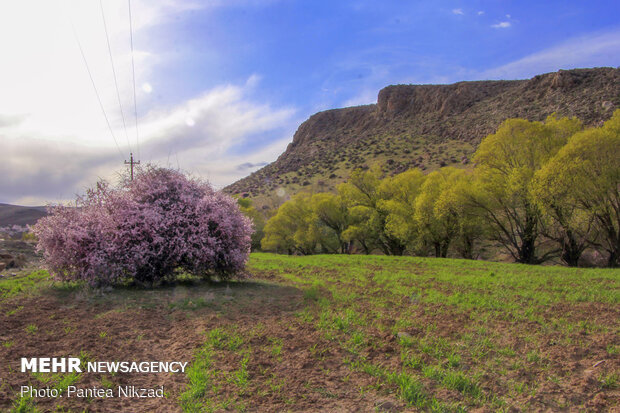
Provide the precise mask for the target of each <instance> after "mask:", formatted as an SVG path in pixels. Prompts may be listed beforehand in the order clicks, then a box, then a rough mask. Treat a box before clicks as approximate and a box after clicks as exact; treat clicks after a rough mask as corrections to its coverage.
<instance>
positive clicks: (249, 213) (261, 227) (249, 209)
mask: <svg viewBox="0 0 620 413" xmlns="http://www.w3.org/2000/svg"><path fill="white" fill-rule="evenodd" d="M237 204H238V205H239V209H240V210H241V213H243V215H245V216H246V217H248V218H250V219H251V220H252V224H253V227H254V232H253V233H252V251H256V250H259V249H260V247H261V240H262V239H263V237H264V236H265V217H264V216H263V214H261V213H260V212H259V211H258V210H257V209H256V208H254V206H253V205H252V201H251V200H250V199H249V198H239V199H237Z"/></svg>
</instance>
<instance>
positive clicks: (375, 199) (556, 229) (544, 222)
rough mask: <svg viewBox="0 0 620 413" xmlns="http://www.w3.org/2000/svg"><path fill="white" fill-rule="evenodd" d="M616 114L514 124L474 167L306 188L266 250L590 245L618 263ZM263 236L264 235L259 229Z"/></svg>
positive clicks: (468, 250)
mask: <svg viewBox="0 0 620 413" xmlns="http://www.w3.org/2000/svg"><path fill="white" fill-rule="evenodd" d="M619 148H620V110H617V111H616V112H615V113H614V115H613V117H612V118H611V119H610V120H609V121H607V122H606V123H605V124H604V125H602V126H600V127H597V128H589V129H584V127H583V125H582V123H581V122H580V121H579V120H578V119H575V118H558V117H556V116H555V115H552V116H550V117H548V118H547V119H546V121H545V122H530V121H527V120H524V119H508V120H506V121H505V122H503V123H502V124H501V125H500V127H499V128H498V130H497V131H496V133H494V134H491V135H489V136H488V137H486V138H485V139H484V140H483V141H482V142H481V144H480V146H479V148H478V150H477V152H476V154H475V156H474V158H473V162H474V165H475V166H474V168H473V170H464V169H457V168H453V167H444V168H441V169H439V170H436V171H434V172H431V173H430V174H428V175H424V174H423V173H422V172H421V171H419V170H417V169H412V170H409V171H406V172H404V173H401V174H398V175H395V176H388V177H383V173H382V170H381V168H380V167H374V168H371V169H369V170H366V171H362V170H357V171H355V172H353V174H352V175H351V177H350V178H349V180H348V181H347V182H346V183H343V184H341V185H340V186H339V187H338V191H337V193H318V194H309V193H299V194H297V195H295V196H294V197H292V198H291V199H290V200H289V201H287V202H285V203H284V204H283V205H282V206H280V208H279V209H278V211H277V213H276V214H275V215H274V216H273V217H272V218H270V219H269V221H268V222H267V223H266V225H265V228H264V237H262V241H261V247H262V248H263V249H264V250H270V251H277V252H286V253H289V254H293V253H298V254H313V253H317V252H322V253H349V252H352V251H354V250H359V251H362V252H364V253H367V254H369V253H373V252H382V253H384V254H389V255H402V254H415V255H429V254H434V255H435V256H437V257H446V256H447V255H448V254H449V253H450V254H458V255H460V256H462V257H464V258H476V257H477V256H478V254H479V251H480V247H481V246H482V245H485V244H486V245H488V244H495V245H500V246H502V247H503V249H504V250H505V251H506V252H508V253H509V254H510V255H511V256H512V257H513V258H514V260H515V261H517V262H522V263H529V264H538V263H541V262H544V261H546V260H549V259H551V258H560V259H561V260H562V261H563V262H564V263H566V264H567V265H570V266H576V265H578V264H579V262H580V258H581V257H582V255H583V253H584V251H586V250H587V249H592V250H594V251H597V253H598V254H600V255H603V256H605V257H606V262H607V265H608V266H618V264H619V261H620V196H619V188H620V151H619V150H618V149H619ZM261 235H262V234H261Z"/></svg>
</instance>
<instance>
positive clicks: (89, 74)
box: [71, 21, 125, 157]
mask: <svg viewBox="0 0 620 413" xmlns="http://www.w3.org/2000/svg"><path fill="white" fill-rule="evenodd" d="M71 30H72V31H73V38H74V39H75V41H76V43H77V45H78V48H79V49H80V54H81V55H82V60H83V61H84V66H86V71H87V72H88V77H89V78H90V82H91V83H92V85H93V89H94V90H95V95H96V96H97V101H98V102H99V107H100V108H101V113H103V117H104V118H105V122H106V124H107V125H108V129H109V130H110V135H112V139H114V144H115V145H116V148H117V149H118V153H120V154H121V157H124V156H125V155H123V151H121V147H120V146H119V145H118V141H117V140H116V136H114V131H113V130H112V126H111V125H110V120H109V119H108V115H107V114H106V113H105V109H104V107H103V103H102V102H101V97H100V96H99V91H98V90H97V85H95V79H93V75H92V73H91V71H90V67H89V66H88V61H87V60H86V55H84V49H82V43H81V42H80V39H79V37H78V35H77V32H76V31H75V26H74V25H73V22H72V21H71Z"/></svg>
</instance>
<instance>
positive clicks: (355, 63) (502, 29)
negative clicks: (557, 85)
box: [0, 0, 620, 205]
mask: <svg viewBox="0 0 620 413" xmlns="http://www.w3.org/2000/svg"><path fill="white" fill-rule="evenodd" d="M102 4H103V16H104V17H105V19H106V24H107V28H108V32H109V33H108V34H109V36H110V45H111V51H112V55H113V61H114V69H115V71H116V74H117V80H118V82H117V83H118V88H119V92H118V94H119V95H120V98H121V105H120V107H119V105H118V98H117V94H116V86H115V84H114V81H113V73H112V70H111V69H112V66H111V63H110V60H109V54H108V49H107V44H106V38H105V32H104V27H103V24H102V14H101V8H100V4H99V1H98V0H24V1H20V2H3V3H2V4H1V5H0V49H1V50H3V51H4V54H5V59H3V60H5V62H8V64H3V65H2V66H1V67H0V90H3V93H2V96H1V97H0V154H1V155H0V156H2V157H3V158H4V159H3V162H1V163H0V165H2V166H0V175H3V176H4V179H3V180H2V181H0V202H11V203H20V204H27V205H33V204H41V203H45V202H49V201H59V200H66V199H71V198H73V195H74V194H75V193H79V192H81V191H83V189H84V188H85V187H88V186H91V185H92V184H93V183H94V182H95V181H96V180H97V179H98V178H100V177H103V178H108V179H111V180H114V176H115V173H116V172H118V171H119V170H121V169H122V168H123V166H122V161H123V160H124V158H127V157H128V152H130V151H133V152H136V153H138V152H139V155H140V158H141V160H142V161H143V162H148V161H150V162H156V163H159V164H162V165H171V166H174V167H180V168H182V169H183V170H186V171H187V172H189V173H192V174H195V175H199V176H202V177H204V178H206V179H209V180H210V181H212V182H213V184H214V185H216V186H217V187H221V186H223V185H226V184H229V183H231V182H234V181H235V180H236V179H238V178H240V177H243V176H245V175H247V174H249V173H250V172H252V171H254V170H256V169H257V168H258V167H260V166H261V165H264V164H265V163H267V162H272V161H273V160H275V158H276V157H277V156H278V155H279V154H280V153H281V152H282V151H283V150H284V149H285V147H286V145H287V144H288V143H289V142H290V141H291V139H292V135H293V133H294V131H295V129H296V128H297V126H298V125H299V124H300V123H301V122H302V121H303V120H305V119H306V118H307V117H308V116H310V115H311V114H313V113H315V112H317V111H320V110H325V109H330V108H337V107H343V106H351V105H358V104H368V103H374V102H375V101H376V97H377V93H378V91H379V90H380V89H381V88H382V87H384V86H387V85H389V84H399V83H452V82H456V81H461V80H479V79H519V78H528V77H531V76H533V75H536V74H540V73H545V72H551V71H557V70H558V69H570V68H575V67H594V66H613V67H617V66H619V65H620V4H619V3H618V2H617V1H598V2H585V1H544V2H541V1H470V2H464V1H460V2H459V1H424V2H423V1H403V0H401V1H380V2H379V1H317V0H313V1H294V0H262V1H260V0H228V1H226V0H203V1H198V0H176V1H171V0H133V1H132V13H133V23H134V29H135V30H134V46H135V52H134V59H135V64H136V83H137V107H138V122H137V123H138V130H139V139H136V130H135V119H134V116H133V91H132V78H131V54H130V53H129V40H128V39H129V37H128V35H129V32H128V27H129V24H128V23H129V20H128V13H127V1H122V0H103V1H102ZM34 10H36V11H38V12H37V13H33V11H34ZM71 25H73V26H74V27H75V32H76V34H77V39H78V40H79V42H80V43H81V44H82V46H83V49H84V51H85V56H86V60H87V63H88V65H89V68H90V69H91V72H92V75H93V79H94V81H95V84H96V86H97V88H98V91H99V93H100V95H101V99H102V103H103V106H104V110H105V111H106V115H107V116H108V118H109V119H110V123H111V125H112V133H113V134H114V135H115V137H114V138H112V136H111V133H110V131H109V129H108V127H107V125H106V123H105V119H104V117H103V115H102V112H101V109H100V108H99V106H98V102H97V100H96V95H95V93H94V92H93V88H92V85H91V83H90V79H89V78H88V74H87V71H86V69H85V66H84V62H83V61H82V58H81V55H80V54H79V49H78V48H77V45H76V44H77V43H76V39H75V37H74V36H73V32H72V29H71ZM121 108H122V114H123V116H124V118H125V125H126V127H123V122H122V121H123V117H122V116H121ZM114 139H116V143H115V141H114Z"/></svg>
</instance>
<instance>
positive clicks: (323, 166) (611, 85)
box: [225, 68, 620, 206]
mask: <svg viewBox="0 0 620 413" xmlns="http://www.w3.org/2000/svg"><path fill="white" fill-rule="evenodd" d="M618 107H620V69H614V68H596V69H575V70H567V71H565V70H561V71H559V72H555V73H547V74H543V75H539V76H535V77H534V78H532V79H529V80H511V81H504V80H502V81H475V82H459V83H454V84H451V85H397V86H388V87H386V88H384V89H382V90H381V91H380V92H379V96H378V99H377V104H373V105H366V106H357V107H350V108H344V109H334V110H328V111H324V112H319V113H317V114H315V115H313V116H311V117H310V118H309V119H308V120H306V121H305V122H304V123H302V124H301V125H300V127H299V129H298V130H297V132H296V133H295V135H294V137H293V142H292V143H290V144H289V145H288V147H287V149H286V151H285V152H284V153H283V154H282V155H280V157H279V158H278V159H277V160H276V161H275V162H273V163H271V164H269V165H267V166H265V167H264V168H262V169H260V170H258V171H256V172H254V173H252V174H251V175H250V176H248V177H246V178H243V179H241V180H239V181H237V182H235V183H234V184H232V185H230V186H228V187H227V188H225V191H227V192H229V193H232V194H241V195H242V196H249V197H251V198H255V199H256V200H257V202H258V203H259V204H263V205H269V206H272V205H270V204H277V203H279V202H278V201H279V199H280V198H286V197H288V196H289V195H290V194H292V193H295V192H298V191H300V190H314V191H325V190H330V189H333V188H334V187H335V185H337V184H338V183H339V182H342V181H343V180H345V179H346V178H347V177H348V175H349V173H350V172H351V171H352V170H353V169H355V168H358V167H367V166H369V165H371V164H373V163H375V162H380V163H382V164H383V165H384V169H385V170H386V172H388V173H395V172H400V171H404V170H406V169H409V168H412V167H419V168H421V169H424V170H432V169H434V168H437V167H439V166H444V165H463V164H467V163H468V160H469V157H470V156H471V155H472V154H473V152H474V151H475V149H476V148H477V146H478V144H479V143H480V141H481V139H483V138H484V137H485V136H487V135H488V134H490V133H492V132H494V131H495V130H496V128H497V127H498V126H499V124H500V123H501V122H502V121H503V120H504V119H506V118H512V117H521V118H526V119H529V120H543V119H545V118H546V117H547V116H548V115H550V114H551V113H553V112H556V113H557V114H558V115H561V116H577V117H578V118H579V119H581V120H582V121H583V122H584V123H585V124H586V125H588V126H593V125H598V124H600V123H601V122H603V121H604V120H606V119H608V118H609V117H610V116H611V114H612V112H613V110H614V109H616V108H618ZM276 194H277V195H276Z"/></svg>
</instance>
